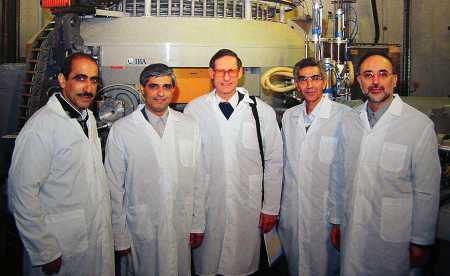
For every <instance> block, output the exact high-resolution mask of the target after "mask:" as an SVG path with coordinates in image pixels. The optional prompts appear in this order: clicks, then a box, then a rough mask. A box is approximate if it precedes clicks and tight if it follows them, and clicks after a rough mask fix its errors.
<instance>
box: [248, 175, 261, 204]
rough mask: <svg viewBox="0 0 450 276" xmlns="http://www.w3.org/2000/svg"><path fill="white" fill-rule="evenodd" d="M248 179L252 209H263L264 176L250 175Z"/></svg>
mask: <svg viewBox="0 0 450 276" xmlns="http://www.w3.org/2000/svg"><path fill="white" fill-rule="evenodd" d="M248 179H249V181H248V182H249V183H248V184H249V189H248V192H249V198H250V202H249V204H250V207H252V208H253V209H259V208H260V207H261V200H262V175H260V174H255V175H250V176H249V177H248Z"/></svg>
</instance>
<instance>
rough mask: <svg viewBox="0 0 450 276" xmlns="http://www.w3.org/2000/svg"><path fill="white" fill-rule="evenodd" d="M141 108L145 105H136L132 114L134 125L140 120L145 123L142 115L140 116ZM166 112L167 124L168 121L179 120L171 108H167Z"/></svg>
mask: <svg viewBox="0 0 450 276" xmlns="http://www.w3.org/2000/svg"><path fill="white" fill-rule="evenodd" d="M142 108H145V104H140V105H138V107H137V108H136V110H135V111H134V112H133V113H134V116H135V117H134V119H135V120H134V121H135V123H138V122H139V121H140V120H144V121H146V122H147V120H146V119H145V118H144V115H142V111H141V110H142ZM168 111H169V115H168V117H167V122H169V121H175V122H178V121H180V120H181V118H180V116H179V115H178V114H177V112H175V111H174V110H173V109H172V108H170V107H169V109H168Z"/></svg>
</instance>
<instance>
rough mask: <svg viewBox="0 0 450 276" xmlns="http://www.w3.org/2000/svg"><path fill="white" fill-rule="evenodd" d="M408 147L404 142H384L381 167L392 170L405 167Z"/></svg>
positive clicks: (397, 170) (396, 170) (395, 170)
mask: <svg viewBox="0 0 450 276" xmlns="http://www.w3.org/2000/svg"><path fill="white" fill-rule="evenodd" d="M407 150H408V147H407V146H406V145H402V144H394V143H387V142H386V143H384V144H383V149H382V151H381V158H380V167H381V168H383V169H385V170H387V171H390V172H400V171H401V170H402V169H403V166H404V163H405V158H406V152H407Z"/></svg>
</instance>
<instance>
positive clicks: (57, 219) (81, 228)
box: [45, 209, 88, 257]
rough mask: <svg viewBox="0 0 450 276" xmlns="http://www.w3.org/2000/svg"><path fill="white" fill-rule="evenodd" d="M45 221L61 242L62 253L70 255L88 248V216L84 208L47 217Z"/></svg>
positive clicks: (51, 232)
mask: <svg viewBox="0 0 450 276" xmlns="http://www.w3.org/2000/svg"><path fill="white" fill-rule="evenodd" d="M45 223H46V224H47V226H48V230H49V232H50V234H52V235H53V236H54V237H55V238H56V240H57V241H58V243H59V246H60V247H61V250H62V255H63V256H65V257H70V256H73V255H76V254H79V253H81V252H83V251H85V250H86V249H87V248H88V238H87V226H86V218H85V215H84V210H83V209H77V210H73V211H69V212H65V213H61V214H51V215H47V216H46V217H45Z"/></svg>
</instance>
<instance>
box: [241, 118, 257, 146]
mask: <svg viewBox="0 0 450 276" xmlns="http://www.w3.org/2000/svg"><path fill="white" fill-rule="evenodd" d="M242 127H243V128H242V143H243V144H244V147H245V148H247V149H252V150H259V145H258V136H257V134H256V126H255V125H254V124H252V123H248V122H244V123H243V126H242Z"/></svg>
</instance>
